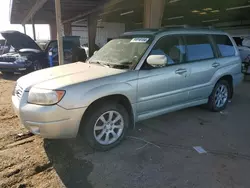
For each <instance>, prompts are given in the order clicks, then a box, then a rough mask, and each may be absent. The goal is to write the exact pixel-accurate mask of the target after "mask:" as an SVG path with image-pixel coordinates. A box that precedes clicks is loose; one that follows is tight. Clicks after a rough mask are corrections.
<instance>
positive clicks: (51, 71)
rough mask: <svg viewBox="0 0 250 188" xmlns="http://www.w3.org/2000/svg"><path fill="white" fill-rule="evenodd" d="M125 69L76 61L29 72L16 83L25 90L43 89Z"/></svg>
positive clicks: (96, 77) (91, 78)
mask: <svg viewBox="0 0 250 188" xmlns="http://www.w3.org/2000/svg"><path fill="white" fill-rule="evenodd" d="M126 71H127V70H121V69H112V68H108V67H103V66H100V65H94V64H87V63H82V62H77V63H72V64H67V65H62V66H57V67H53V68H47V69H43V70H40V71H36V72H33V73H30V74H28V75H25V76H23V77H21V78H19V79H18V80H17V84H18V85H19V86H21V87H22V88H23V89H25V91H29V90H30V88H31V87H33V86H35V87H38V88H44V89H60V88H63V87H66V86H69V85H74V84H78V83H81V82H84V81H90V80H94V79H98V78H102V77H106V76H111V75H115V74H120V73H123V72H126Z"/></svg>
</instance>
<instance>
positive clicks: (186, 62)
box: [12, 28, 243, 151]
mask: <svg viewBox="0 0 250 188" xmlns="http://www.w3.org/2000/svg"><path fill="white" fill-rule="evenodd" d="M241 68H242V67H241V59H240V56H239V52H238V50H237V48H236V45H235V42H234V41H233V40H232V38H231V37H230V36H229V35H228V34H226V33H224V32H221V31H216V30H212V29H206V30H205V29H191V28H186V29H150V30H149V29H148V30H146V29H145V30H136V31H132V32H127V33H124V34H123V35H122V36H120V37H119V38H117V39H114V40H112V41H110V42H109V43H107V44H106V45H105V46H104V47H103V48H101V49H100V50H99V51H98V52H96V53H95V54H94V56H92V57H91V58H90V59H89V60H88V61H87V62H86V63H82V62H77V63H74V64H68V65H63V66H58V67H54V68H48V69H44V70H40V71H36V72H33V73H31V74H28V75H26V76H23V77H21V78H20V79H18V81H17V84H16V87H15V90H14V92H13V96H12V101H13V106H14V109H15V111H16V113H17V115H18V116H19V118H20V119H21V122H22V124H23V125H24V126H25V127H26V128H27V129H29V130H30V131H31V132H32V133H34V134H38V135H41V136H42V137H44V138H53V139H58V138H72V137H76V136H77V135H78V133H79V134H80V135H83V137H84V138H85V139H86V141H87V142H88V144H89V145H90V146H91V147H93V148H95V149H97V150H102V151H104V150H108V149H110V148H112V147H114V146H116V145H117V144H119V143H120V142H121V140H122V139H123V138H124V136H125V134H126V131H127V129H128V128H133V127H134V124H135V122H138V121H141V120H145V119H148V118H152V117H155V116H159V115H162V114H165V113H168V112H172V111H176V110H180V109H183V108H187V107H191V106H196V105H201V104H207V106H208V108H209V109H210V110H212V111H215V112H217V111H221V110H223V109H224V108H225V107H226V106H227V103H228V100H229V99H231V98H232V96H233V91H234V88H235V86H236V85H237V84H239V83H240V82H241V80H242V78H243V76H242V73H241Z"/></svg>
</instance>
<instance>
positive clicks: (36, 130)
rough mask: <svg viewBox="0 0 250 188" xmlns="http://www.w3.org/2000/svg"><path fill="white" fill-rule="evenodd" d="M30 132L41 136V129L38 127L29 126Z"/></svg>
mask: <svg viewBox="0 0 250 188" xmlns="http://www.w3.org/2000/svg"><path fill="white" fill-rule="evenodd" d="M29 130H30V132H32V133H33V134H36V135H39V134H40V128H39V127H37V126H29Z"/></svg>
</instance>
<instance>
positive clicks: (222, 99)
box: [208, 80, 230, 112]
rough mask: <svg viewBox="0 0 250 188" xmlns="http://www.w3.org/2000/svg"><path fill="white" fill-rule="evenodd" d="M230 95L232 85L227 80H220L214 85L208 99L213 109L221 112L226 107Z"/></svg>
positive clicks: (209, 105)
mask: <svg viewBox="0 0 250 188" xmlns="http://www.w3.org/2000/svg"><path fill="white" fill-rule="evenodd" d="M229 96H230V86H229V84H228V82H227V81H226V80H220V81H219V82H218V83H217V84H216V85H215V87H214V89H213V92H212V94H211V95H210V97H209V100H208V107H209V109H210V110H211V111H214V112H219V111H222V110H224V109H225V108H226V106H227V104H228V100H229Z"/></svg>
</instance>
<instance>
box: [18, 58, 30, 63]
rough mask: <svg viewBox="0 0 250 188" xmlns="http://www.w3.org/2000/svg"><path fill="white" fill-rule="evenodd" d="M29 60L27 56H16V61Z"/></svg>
mask: <svg viewBox="0 0 250 188" xmlns="http://www.w3.org/2000/svg"><path fill="white" fill-rule="evenodd" d="M27 60H28V59H27V57H17V58H16V62H17V63H22V62H25V61H27Z"/></svg>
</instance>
